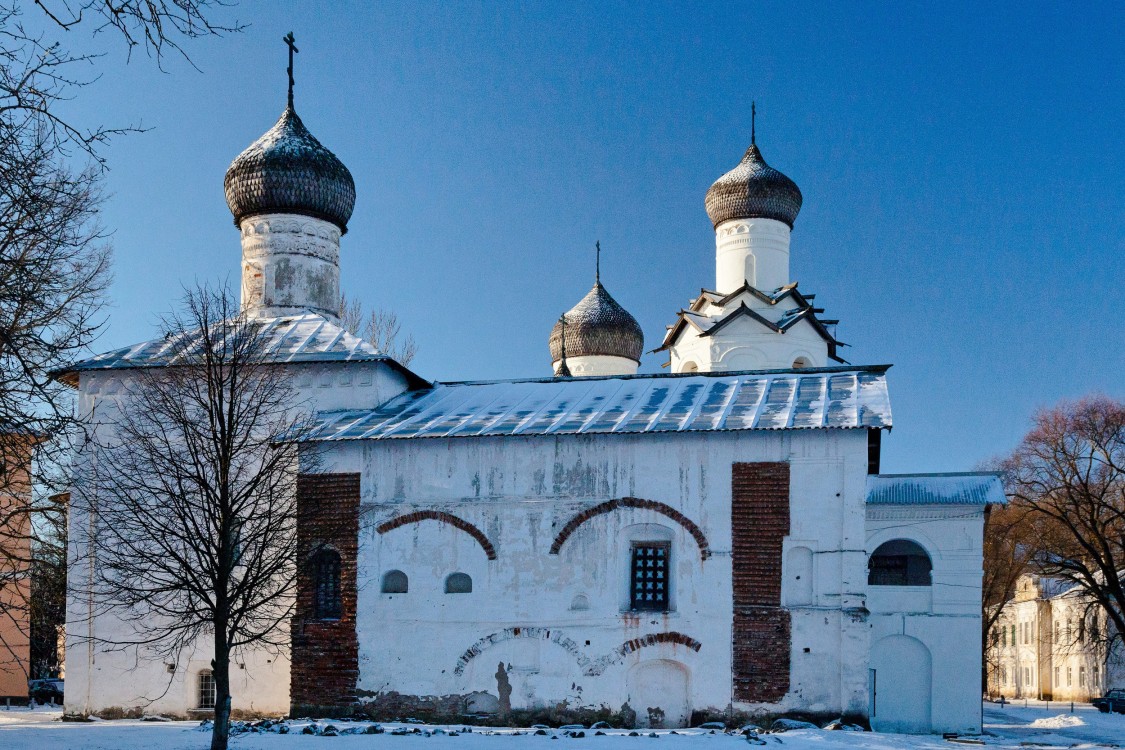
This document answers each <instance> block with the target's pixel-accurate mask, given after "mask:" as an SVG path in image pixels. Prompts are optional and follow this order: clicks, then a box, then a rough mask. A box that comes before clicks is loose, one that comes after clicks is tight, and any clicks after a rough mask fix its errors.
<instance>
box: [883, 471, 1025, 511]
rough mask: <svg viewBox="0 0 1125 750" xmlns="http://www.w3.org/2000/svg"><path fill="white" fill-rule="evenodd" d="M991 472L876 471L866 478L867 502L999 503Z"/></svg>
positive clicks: (1000, 487)
mask: <svg viewBox="0 0 1125 750" xmlns="http://www.w3.org/2000/svg"><path fill="white" fill-rule="evenodd" d="M1004 502H1005V498H1004V487H1003V485H1002V484H1001V483H1000V475H999V474H997V473H994V472H963V473H953V474H876V475H874V476H869V477H868V478H867V504H868V505H1002V504H1004Z"/></svg>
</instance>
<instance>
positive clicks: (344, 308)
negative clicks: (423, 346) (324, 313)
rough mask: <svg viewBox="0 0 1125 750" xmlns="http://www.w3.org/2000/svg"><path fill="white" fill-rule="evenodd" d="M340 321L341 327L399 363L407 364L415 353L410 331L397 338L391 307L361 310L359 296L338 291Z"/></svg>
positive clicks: (397, 325)
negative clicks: (389, 308)
mask: <svg viewBox="0 0 1125 750" xmlns="http://www.w3.org/2000/svg"><path fill="white" fill-rule="evenodd" d="M340 321H341V324H342V325H343V326H344V329H345V330H348V331H350V332H352V333H354V334H356V335H357V336H360V337H361V338H363V339H365V340H366V341H367V342H368V343H370V344H371V345H372V346H374V347H375V349H376V350H377V351H379V352H381V353H382V354H386V355H387V356H388V357H390V358H391V359H393V360H395V361H396V362H398V363H399V364H400V365H402V366H403V367H407V366H409V365H410V362H411V360H413V359H414V357H415V356H416V355H417V354H418V345H417V344H416V343H415V342H414V335H413V334H407V335H406V338H404V339H402V340H401V341H400V340H399V336H400V334H401V333H402V325H401V324H400V323H399V320H398V315H397V314H396V313H394V312H393V311H391V310H383V309H380V310H372V311H371V312H370V313H366V314H365V313H364V310H363V304H362V303H361V302H360V301H359V300H350V299H348V297H347V295H344V294H341V295H340Z"/></svg>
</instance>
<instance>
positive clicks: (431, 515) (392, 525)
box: [375, 510, 496, 560]
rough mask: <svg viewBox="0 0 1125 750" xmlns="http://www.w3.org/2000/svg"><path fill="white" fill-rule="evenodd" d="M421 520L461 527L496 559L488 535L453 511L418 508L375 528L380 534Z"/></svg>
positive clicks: (489, 557)
mask: <svg viewBox="0 0 1125 750" xmlns="http://www.w3.org/2000/svg"><path fill="white" fill-rule="evenodd" d="M420 521H440V522H441V523H447V524H449V525H450V526H453V527H455V528H458V529H461V531H464V532H465V533H466V534H468V535H469V536H471V537H472V538H473V539H476V540H477V542H479V543H480V546H481V548H482V549H483V550H484V554H486V555H488V559H489V560H495V559H496V547H495V546H493V544H492V542H490V541H489V540H488V537H486V536H485V535H484V532H483V531H481V530H480V529H478V528H477V527H476V526H473V525H472V524H471V523H469V522H468V521H466V520H465V519H463V518H458V517H457V516H455V515H453V514H452V513H446V512H444V511H440V510H418V511H414V512H413V513H407V514H406V515H403V516H396V517H395V518H392V519H391V520H389V521H384V522H383V523H381V524H379V525H378V526H377V527H376V528H375V530H376V531H378V532H379V533H380V534H386V533H387V532H388V531H393V530H394V529H397V528H398V527H399V526H405V525H407V524H409V523H419V522H420Z"/></svg>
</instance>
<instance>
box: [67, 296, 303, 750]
mask: <svg viewBox="0 0 1125 750" xmlns="http://www.w3.org/2000/svg"><path fill="white" fill-rule="evenodd" d="M259 331H260V324H259V323H257V322H255V321H253V320H248V319H246V318H245V317H243V316H242V315H241V314H240V313H239V311H238V303H237V301H235V300H234V299H233V298H232V297H231V296H230V295H229V294H228V293H227V292H225V291H221V292H220V291H215V290H209V289H200V290H196V291H193V292H190V293H189V294H188V296H187V297H186V299H185V309H184V312H183V313H182V314H180V315H178V316H175V317H173V318H170V319H169V320H168V321H166V323H165V326H164V336H165V338H166V340H168V341H170V342H174V343H173V347H174V348H175V350H176V351H174V352H173V354H172V357H171V358H172V360H173V361H175V362H176V364H175V365H174V366H169V367H161V368H151V369H147V370H143V371H136V372H134V373H132V374H131V377H130V379H129V383H130V385H129V386H128V388H127V392H125V393H123V394H122V395H121V396H120V398H119V399H118V404H117V409H116V411H115V413H107V414H103V415H101V416H100V418H99V422H100V423H99V425H98V428H97V434H96V436H95V437H93V438H92V439H91V442H90V443H89V445H88V460H89V461H91V462H92V464H93V465H96V467H97V471H96V472H91V473H89V474H88V475H86V476H87V480H86V481H85V482H82V483H79V484H77V485H76V491H75V494H74V500H73V502H74V504H75V508H76V509H77V510H78V511H80V512H81V513H82V514H83V515H84V516H85V517H87V518H89V519H91V522H90V523H84V524H79V525H77V529H76V530H75V531H74V532H72V533H74V534H80V535H81V536H80V537H78V542H79V544H77V545H76V548H77V549H84V550H86V559H84V560H83V561H82V565H83V566H84V567H85V569H86V570H87V571H89V572H90V578H89V581H90V586H91V590H90V591H85V590H83V592H82V593H83V595H84V596H91V597H92V599H93V601H94V611H93V612H92V613H91V616H93V617H98V616H111V617H113V618H116V619H117V620H119V621H121V622H123V623H125V624H126V625H128V627H129V633H130V635H126V636H121V637H119V638H116V640H113V641H99V642H100V643H101V644H102V645H105V646H109V647H113V648H136V647H139V646H146V647H148V648H149V649H150V650H152V651H154V652H156V653H159V654H162V655H164V656H166V657H168V658H169V659H170V660H172V661H175V658H176V655H177V654H178V653H180V652H181V651H182V650H184V649H185V648H187V647H188V646H191V645H195V644H196V642H197V641H200V640H201V639H203V640H213V643H214V657H213V660H212V666H213V669H214V677H215V685H216V690H217V702H216V712H215V717H216V720H215V730H214V732H215V733H214V735H213V740H212V747H213V748H216V750H219V749H220V748H224V747H225V746H226V741H227V740H226V735H227V732H228V730H229V719H230V703H231V697H230V676H229V669H230V662H231V656H232V654H233V653H235V652H237V651H239V650H240V649H245V648H251V647H254V648H269V647H273V648H277V647H281V646H284V645H285V644H286V643H287V642H288V629H287V628H286V624H287V623H288V621H289V619H290V618H291V616H292V614H293V607H294V585H293V582H294V575H295V569H294V566H295V559H296V526H297V517H296V513H297V510H296V481H295V479H296V471H297V462H296V459H297V456H296V450H297V449H296V447H295V445H294V444H292V443H285V444H278V443H275V442H274V440H275V438H277V437H278V436H281V435H286V436H289V437H290V438H294V437H295V436H299V435H301V434H302V432H303V431H304V430H306V429H307V427H308V421H307V419H306V418H305V417H304V416H302V415H301V414H300V413H299V411H298V409H297V407H296V406H295V404H296V391H295V390H294V389H293V388H292V387H291V385H290V382H289V378H288V375H287V374H286V372H285V371H284V368H283V366H280V365H275V364H269V363H268V362H266V361H265V359H266V357H265V354H264V351H263V349H262V337H260V336H259V335H258V334H259ZM313 462H314V457H313V456H311V455H307V454H302V457H301V463H302V469H304V470H307V468H308V466H309V465H310V464H311V463H313ZM107 637H108V636H107Z"/></svg>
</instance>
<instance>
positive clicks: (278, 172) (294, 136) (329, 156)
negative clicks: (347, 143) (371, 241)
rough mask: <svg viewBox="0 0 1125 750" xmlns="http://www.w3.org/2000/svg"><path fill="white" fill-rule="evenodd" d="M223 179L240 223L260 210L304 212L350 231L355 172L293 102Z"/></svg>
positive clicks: (230, 202) (234, 212)
mask: <svg viewBox="0 0 1125 750" xmlns="http://www.w3.org/2000/svg"><path fill="white" fill-rule="evenodd" d="M223 184H224V186H225V187H226V193H227V205H228V206H229V207H230V211H231V213H232V214H234V224H235V226H238V225H239V224H240V223H241V222H242V220H243V219H245V218H246V217H248V216H256V215H259V214H267V213H281V214H303V215H305V216H312V217H315V218H317V219H324V220H325V221H330V222H332V223H333V224H335V225H336V226H338V227H340V231H341V232H346V231H348V219H350V218H351V216H352V209H353V208H354V207H355V182H354V181H353V180H352V173H351V172H349V171H348V168H347V167H345V166H344V164H343V162H341V161H340V160H339V159H337V158H336V155H335V154H333V153H332V152H331V151H329V150H328V149H326V148H325V147H324V146H322V145H321V144H320V141H318V140H317V139H316V138H314V137H313V134H312V133H310V132H309V131H308V128H306V127H305V124H304V123H303V122H301V118H300V117H298V116H297V113H296V112H294V111H293V108H292V107H286V109H285V112H284V113H282V115H281V119H280V120H278V121H277V124H276V125H274V126H273V127H272V128H270V129H269V130H268V131H266V133H265V135H263V136H262V137H261V138H259V139H258V140H256V141H254V143H252V144H251V145H250V147H249V148H247V149H246V150H245V151H243V152H242V153H241V154H239V155H238V158H236V159H235V160H234V161H233V162H231V165H230V168H229V169H227V176H226V179H225V180H224V181H223Z"/></svg>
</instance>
